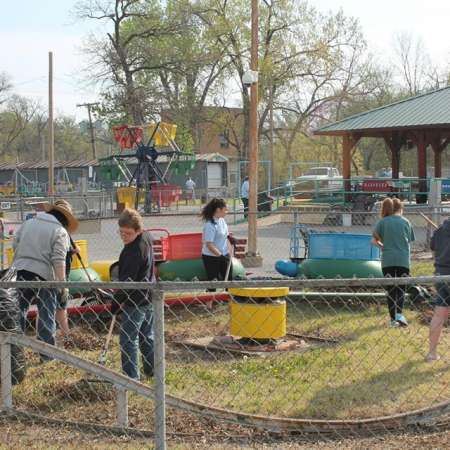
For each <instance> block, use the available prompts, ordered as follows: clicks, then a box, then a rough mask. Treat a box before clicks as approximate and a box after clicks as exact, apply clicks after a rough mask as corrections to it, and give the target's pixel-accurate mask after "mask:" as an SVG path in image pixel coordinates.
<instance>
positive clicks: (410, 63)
mask: <svg viewBox="0 0 450 450" xmlns="http://www.w3.org/2000/svg"><path fill="white" fill-rule="evenodd" d="M394 49H395V54H396V63H395V65H396V67H397V70H398V71H399V75H400V83H401V86H402V87H403V86H404V87H405V88H406V91H407V93H408V95H417V94H419V93H420V92H422V91H423V90H424V89H426V87H427V81H428V80H427V73H430V72H431V73H432V71H433V68H432V67H431V59H430V57H429V55H428V53H427V51H426V49H425V44H424V42H423V39H421V38H416V37H414V35H413V34H411V33H406V32H403V33H399V34H396V35H395V36H394Z"/></svg>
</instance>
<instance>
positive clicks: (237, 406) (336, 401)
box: [14, 299, 450, 428]
mask: <svg viewBox="0 0 450 450" xmlns="http://www.w3.org/2000/svg"><path fill="white" fill-rule="evenodd" d="M406 316H407V317H408V319H409V320H410V322H411V324H410V327H409V328H408V329H391V328H388V327H387V322H388V315H387V311H386V307H385V305H384V304H382V305H376V304H361V303H357V302H353V303H352V302H348V303H346V304H345V305H344V304H342V302H339V301H338V299H336V300H335V301H334V302H330V303H328V304H319V303H315V304H312V303H311V304H308V303H305V302H298V303H291V304H290V305H289V308H288V330H289V331H291V332H296V333H301V334H310V335H316V336H321V337H332V338H334V339H337V340H338V344H336V345H333V346H324V347H321V348H314V349H311V350H308V351H306V352H303V353H295V352H292V353H285V354H277V355H268V356H267V357H266V358H258V357H249V358H243V357H237V356H232V357H230V356H227V355H223V354H216V353H209V354H206V353H205V352H201V351H193V350H190V349H188V348H181V347H179V346H175V345H174V344H173V341H174V340H179V339H183V338H186V337H189V338H192V337H204V336H214V335H217V334H220V333H221V332H223V331H224V330H225V329H226V327H227V322H228V309H227V306H226V305H221V306H218V307H216V308H215V309H213V310H208V309H206V308H204V307H191V308H190V309H185V308H177V309H173V310H169V311H167V323H166V332H167V334H166V339H167V342H168V345H167V392H168V393H170V394H173V395H177V396H180V397H183V398H185V399H188V400H193V401H196V402H199V403H204V404H207V405H211V406H216V407H223V408H229V409H232V410H235V411H242V412H247V413H254V414H269V415H277V416H283V417H299V418H307V417H309V418H322V419H349V418H363V417H372V416H381V415H388V414H394V413H399V412H405V411H410V410H412V409H416V408H421V407H426V406H430V405H432V404H435V403H437V402H439V401H442V400H444V399H446V398H447V396H448V384H449V382H450V372H449V370H448V366H447V365H446V364H445V362H442V361H439V362H436V363H433V364H428V363H425V362H424V360H423V356H424V354H425V351H426V345H427V335H428V328H427V326H425V325H422V324H421V323H420V321H419V313H418V312H413V311H406ZM449 344H450V335H449V333H447V332H446V333H444V336H443V339H442V343H441V346H442V349H446V348H448V346H449ZM97 347H98V345H97ZM98 352H99V348H92V349H89V350H85V351H77V353H78V354H80V355H82V356H84V357H86V358H88V359H90V360H93V361H95V360H96V359H97V357H98ZM29 356H30V369H29V372H28V375H27V378H26V380H25V382H24V383H23V384H22V385H20V386H17V387H15V388H14V401H15V403H16V405H17V406H18V407H19V408H21V409H25V410H30V411H33V412H35V413H37V412H40V413H45V414H46V415H50V416H52V417H58V418H62V417H67V418H70V419H75V420H76V419H79V420H93V421H96V422H98V421H100V423H105V424H108V423H109V424H113V423H114V417H115V397H114V393H113V392H112V391H111V388H108V387H105V386H102V385H97V384H93V385H90V384H89V383H85V382H83V381H82V380H83V378H85V375H84V374H83V373H82V372H81V371H78V370H76V369H72V368H69V367H65V366H64V365H63V364H61V363H58V362H51V363H48V364H45V365H40V364H38V359H37V356H36V355H29ZM108 366H109V367H113V368H115V369H117V370H120V353H119V347H118V336H117V335H116V336H115V337H114V342H113V348H112V350H111V352H110V354H109V361H108ZM150 382H151V381H150ZM129 405H130V406H129V411H130V420H131V421H132V423H133V424H134V425H135V426H139V427H142V428H149V427H151V423H152V414H151V412H152V410H153V407H152V402H151V400H146V399H142V398H139V397H137V396H135V395H132V394H131V395H130V398H129ZM171 414H174V413H173V412H172V413H171ZM171 420H172V419H171ZM173 422H174V423H179V422H180V421H178V422H177V419H176V418H174V419H173ZM180 426H181V425H180Z"/></svg>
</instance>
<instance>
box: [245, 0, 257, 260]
mask: <svg viewBox="0 0 450 450" xmlns="http://www.w3.org/2000/svg"><path fill="white" fill-rule="evenodd" d="M258 2H259V0H252V20H251V23H252V25H251V33H252V46H251V61H250V70H251V71H253V73H257V72H258V45H259V43H258V16H259V11H258ZM249 146H250V158H249V160H250V162H249V173H248V175H249V184H250V186H249V187H250V189H249V205H248V206H249V215H248V256H249V258H252V259H253V258H255V260H256V258H257V236H256V235H257V210H258V82H257V79H256V80H254V82H253V83H252V84H251V87H250V127H249Z"/></svg>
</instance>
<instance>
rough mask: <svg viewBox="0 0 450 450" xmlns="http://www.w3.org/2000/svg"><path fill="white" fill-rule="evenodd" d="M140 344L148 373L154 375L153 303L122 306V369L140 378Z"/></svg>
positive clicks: (144, 365) (135, 377)
mask: <svg viewBox="0 0 450 450" xmlns="http://www.w3.org/2000/svg"><path fill="white" fill-rule="evenodd" d="M138 345H139V348H140V350H141V355H142V365H143V369H144V373H145V374H146V375H149V376H152V375H153V359H154V355H153V309H152V306H151V305H143V306H134V305H125V306H123V307H122V313H121V327H120V350H121V356H122V370H123V371H124V372H125V374H127V375H128V376H129V377H130V378H134V379H135V380H139V364H138Z"/></svg>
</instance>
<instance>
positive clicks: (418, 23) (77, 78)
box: [0, 0, 450, 120]
mask: <svg viewBox="0 0 450 450" xmlns="http://www.w3.org/2000/svg"><path fill="white" fill-rule="evenodd" d="M75 3H76V0H15V1H8V2H6V1H3V2H2V12H1V15H0V43H1V44H0V61H1V62H0V72H2V71H5V72H7V73H8V74H9V75H10V76H11V77H12V81H13V84H14V91H15V92H16V93H17V94H20V95H23V96H26V97H30V98H33V99H35V100H40V101H41V102H42V104H43V105H46V104H47V95H48V94H47V80H48V52H49V51H53V53H54V77H55V81H54V98H55V108H56V114H57V115H58V114H69V115H73V116H76V118H77V119H78V120H82V119H84V118H85V117H86V112H85V110H84V109H83V108H77V106H76V105H77V103H85V102H89V101H95V100H96V99H97V95H96V88H95V86H90V85H89V83H87V82H86V80H85V79H84V78H83V73H82V71H81V69H82V68H83V67H85V66H86V64H87V62H88V61H87V59H86V57H85V56H84V55H83V54H82V51H81V47H82V44H83V40H84V39H85V38H86V36H87V35H88V34H89V33H90V32H98V33H102V32H104V30H105V28H104V26H102V25H101V24H99V23H98V22H96V21H87V22H80V21H78V20H76V19H75V18H74V16H73V13H72V11H73V7H74V5H75ZM310 3H311V4H313V5H314V6H315V7H316V8H317V9H318V10H321V11H324V12H326V11H329V10H332V11H337V10H338V9H340V8H342V9H343V11H344V13H345V14H346V15H349V16H353V17H356V18H358V19H359V21H360V23H361V26H362V28H363V31H364V34H365V36H366V39H367V40H368V44H369V47H370V50H371V51H372V52H374V53H375V55H376V56H377V57H379V58H380V60H381V61H383V59H389V58H391V57H392V42H393V36H394V34H395V33H400V32H409V33H412V34H413V35H414V36H417V37H420V38H422V39H423V41H424V43H425V47H426V49H427V51H428V52H429V54H430V55H431V57H432V58H433V60H435V61H437V62H439V61H443V62H450V41H449V39H448V38H446V37H445V36H446V31H447V26H448V20H449V18H450V1H449V0H428V1H424V0H376V1H367V0H366V1H364V0H311V1H310Z"/></svg>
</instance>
